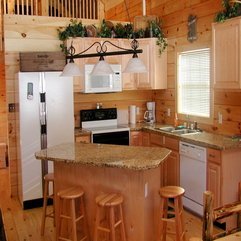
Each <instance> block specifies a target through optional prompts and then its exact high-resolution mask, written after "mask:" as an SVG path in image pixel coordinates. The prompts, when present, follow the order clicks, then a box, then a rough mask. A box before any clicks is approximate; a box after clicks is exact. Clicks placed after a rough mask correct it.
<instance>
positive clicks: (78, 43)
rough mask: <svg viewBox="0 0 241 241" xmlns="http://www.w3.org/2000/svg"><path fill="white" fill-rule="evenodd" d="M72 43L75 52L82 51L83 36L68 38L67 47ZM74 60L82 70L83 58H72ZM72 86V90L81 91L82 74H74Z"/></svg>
mask: <svg viewBox="0 0 241 241" xmlns="http://www.w3.org/2000/svg"><path fill="white" fill-rule="evenodd" d="M71 44H73V46H74V48H75V53H76V54H77V53H80V52H82V48H83V44H84V39H83V38H73V39H69V40H68V41H67V48H69V47H70V45H71ZM74 62H75V63H76V64H77V65H78V66H79V68H80V69H81V70H82V71H83V66H84V59H82V58H80V59H74ZM73 85H74V86H73V87H74V92H81V91H82V90H83V88H84V87H83V75H82V76H75V77H74V78H73Z"/></svg>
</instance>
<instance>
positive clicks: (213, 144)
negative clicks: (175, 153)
mask: <svg viewBox="0 0 241 241" xmlns="http://www.w3.org/2000/svg"><path fill="white" fill-rule="evenodd" d="M128 126H129V127H130V130H131V131H141V130H142V131H149V132H154V133H160V134H162V135H165V136H169V137H172V138H176V139H178V140H180V141H186V142H189V143H192V144H194V145H200V146H203V147H209V148H214V149H217V150H230V149H239V148H241V139H239V138H232V137H230V136H225V135H220V134H214V133H209V132H205V131H203V132H200V133H195V134H186V135H178V134H174V133H170V132H167V131H162V130H157V129H156V128H159V127H163V126H166V125H163V124H158V123H155V124H152V125H150V124H147V123H144V122H143V123H137V124H129V125H128ZM75 135H76V136H78V135H90V132H88V131H86V130H83V129H76V131H75Z"/></svg>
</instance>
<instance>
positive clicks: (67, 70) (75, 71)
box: [60, 59, 83, 77]
mask: <svg viewBox="0 0 241 241" xmlns="http://www.w3.org/2000/svg"><path fill="white" fill-rule="evenodd" d="M81 75H83V73H82V71H81V70H80V67H79V66H78V65H77V64H76V63H75V62H74V60H73V59H70V60H69V63H68V64H66V65H65V67H64V69H63V72H62V73H61V75H60V76H61V77H73V76H81Z"/></svg>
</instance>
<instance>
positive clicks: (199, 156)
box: [179, 141, 207, 162]
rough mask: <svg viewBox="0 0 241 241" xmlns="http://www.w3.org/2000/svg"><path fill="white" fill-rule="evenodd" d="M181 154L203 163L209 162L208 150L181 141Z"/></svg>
mask: <svg viewBox="0 0 241 241" xmlns="http://www.w3.org/2000/svg"><path fill="white" fill-rule="evenodd" d="M179 154H180V155H183V156H188V157H190V158H192V159H195V160H199V161H203V162H206V160H207V150H206V148H205V147H201V146H197V145H193V144H190V143H187V142H183V141H180V143H179Z"/></svg>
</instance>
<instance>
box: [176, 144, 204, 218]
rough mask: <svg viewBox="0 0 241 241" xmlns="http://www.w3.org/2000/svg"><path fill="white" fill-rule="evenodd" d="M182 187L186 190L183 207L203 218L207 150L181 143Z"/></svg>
mask: <svg viewBox="0 0 241 241" xmlns="http://www.w3.org/2000/svg"><path fill="white" fill-rule="evenodd" d="M179 145H180V146H179V147H180V148H179V153H180V186H181V187H183V188H184V189H185V194H184V198H183V205H184V207H186V208H187V209H189V210H191V211H193V212H195V213H197V214H198V215H200V216H203V192H204V191H205V190H206V168H207V158H206V148H204V147H200V146H196V145H193V144H190V143H186V142H182V141H180V144H179Z"/></svg>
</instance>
